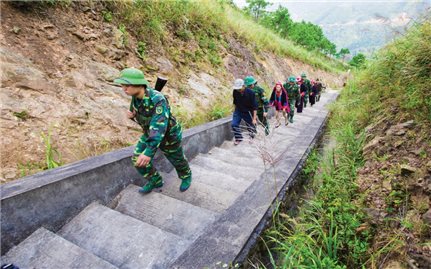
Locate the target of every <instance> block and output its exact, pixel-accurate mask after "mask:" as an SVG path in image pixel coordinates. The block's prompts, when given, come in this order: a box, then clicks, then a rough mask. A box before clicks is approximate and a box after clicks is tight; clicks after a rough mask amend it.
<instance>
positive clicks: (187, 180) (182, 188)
mask: <svg viewBox="0 0 431 269" xmlns="http://www.w3.org/2000/svg"><path fill="white" fill-rule="evenodd" d="M191 184H192V177H188V178H185V179H182V180H181V185H180V191H181V192H185V191H186V190H188V189H189V188H190V185H191Z"/></svg>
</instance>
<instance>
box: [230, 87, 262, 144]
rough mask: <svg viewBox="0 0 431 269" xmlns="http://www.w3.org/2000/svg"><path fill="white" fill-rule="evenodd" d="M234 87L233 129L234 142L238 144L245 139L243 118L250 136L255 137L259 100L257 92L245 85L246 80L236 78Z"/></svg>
mask: <svg viewBox="0 0 431 269" xmlns="http://www.w3.org/2000/svg"><path fill="white" fill-rule="evenodd" d="M232 88H233V94H232V95H233V104H234V105H235V110H234V112H233V117H232V130H233V133H234V136H235V142H234V143H235V145H238V144H239V143H240V142H241V141H242V140H243V136H242V133H241V127H240V124H241V120H243V121H244V122H245V123H246V125H247V129H248V131H249V133H250V137H251V138H254V135H255V133H256V123H257V102H256V95H255V93H254V92H253V91H252V90H251V89H250V88H246V87H245V85H244V80H242V79H236V80H235V82H234V85H233V87H232Z"/></svg>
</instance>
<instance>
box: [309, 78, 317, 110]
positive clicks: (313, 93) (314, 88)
mask: <svg viewBox="0 0 431 269" xmlns="http://www.w3.org/2000/svg"><path fill="white" fill-rule="evenodd" d="M317 93H318V89H317V84H316V82H315V81H314V80H312V81H311V91H310V106H313V105H314V104H315V103H316V96H317Z"/></svg>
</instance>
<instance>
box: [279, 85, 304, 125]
mask: <svg viewBox="0 0 431 269" xmlns="http://www.w3.org/2000/svg"><path fill="white" fill-rule="evenodd" d="M289 82H291V83H289ZM283 87H284V88H285V89H286V91H287V97H288V98H289V106H290V113H289V121H290V123H293V116H294V115H295V104H296V102H297V100H298V99H299V98H300V93H299V87H298V84H296V79H295V77H289V80H288V82H287V83H285V84H284V85H283Z"/></svg>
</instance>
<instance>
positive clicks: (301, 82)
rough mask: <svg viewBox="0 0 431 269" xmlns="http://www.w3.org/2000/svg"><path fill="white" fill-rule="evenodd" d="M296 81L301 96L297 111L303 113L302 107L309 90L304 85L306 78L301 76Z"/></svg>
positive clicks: (297, 103)
mask: <svg viewBox="0 0 431 269" xmlns="http://www.w3.org/2000/svg"><path fill="white" fill-rule="evenodd" d="M296 83H297V84H298V87H299V97H298V100H297V102H296V112H297V113H302V109H303V108H304V100H305V99H306V98H305V93H306V92H307V87H306V86H305V85H304V80H303V79H302V78H301V77H297V78H296Z"/></svg>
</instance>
